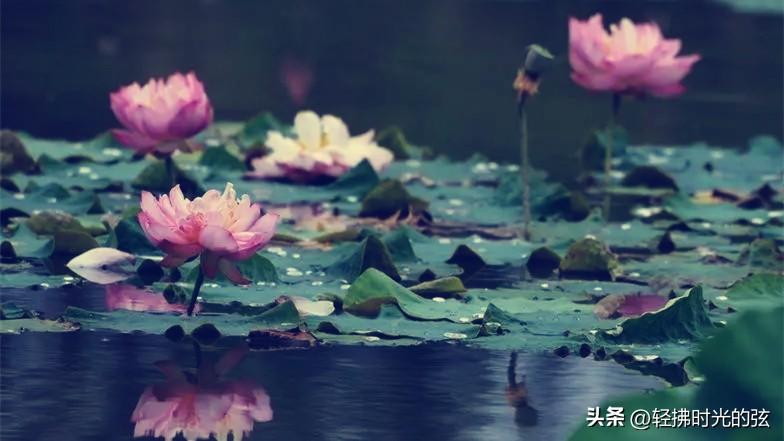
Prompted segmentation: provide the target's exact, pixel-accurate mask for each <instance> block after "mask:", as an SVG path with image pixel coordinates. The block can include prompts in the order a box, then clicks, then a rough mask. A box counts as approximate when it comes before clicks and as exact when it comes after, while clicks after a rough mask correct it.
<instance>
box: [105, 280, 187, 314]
mask: <svg viewBox="0 0 784 441" xmlns="http://www.w3.org/2000/svg"><path fill="white" fill-rule="evenodd" d="M105 300H106V309H107V310H108V311H115V310H118V309H124V310H126V311H137V312H160V313H165V312H172V313H179V314H185V311H186V309H187V307H186V306H185V305H183V304H181V303H169V302H168V301H167V300H166V298H165V297H164V296H163V295H162V294H160V293H157V292H152V291H150V290H147V289H144V288H137V287H135V286H133V285H126V284H122V283H113V284H111V285H106V297H105ZM200 309H201V305H196V312H199V310H200Z"/></svg>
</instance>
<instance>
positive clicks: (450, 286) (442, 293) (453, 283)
mask: <svg viewBox="0 0 784 441" xmlns="http://www.w3.org/2000/svg"><path fill="white" fill-rule="evenodd" d="M408 289H410V290H411V291H412V292H414V293H416V294H418V295H420V296H422V297H427V298H432V297H436V296H437V297H444V298H446V297H459V296H460V295H461V294H463V293H464V292H466V289H465V286H463V282H462V281H460V279H459V278H457V277H444V278H441V279H435V280H429V281H426V282H421V283H418V284H416V285H414V286H410V287H409V288H408Z"/></svg>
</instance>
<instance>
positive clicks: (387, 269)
mask: <svg viewBox="0 0 784 441" xmlns="http://www.w3.org/2000/svg"><path fill="white" fill-rule="evenodd" d="M347 247H348V248H349V253H348V254H347V255H346V256H345V257H341V258H340V259H338V260H337V261H336V262H335V263H333V264H332V265H330V266H329V267H328V271H329V272H330V273H332V274H336V275H338V276H340V277H342V278H344V279H346V280H348V281H349V282H352V281H354V280H355V279H356V278H357V277H359V276H360V275H361V274H362V273H364V272H365V270H367V269H368V268H375V269H377V270H379V271H381V272H382V273H384V274H386V275H387V276H389V277H391V278H392V279H394V280H400V274H399V273H398V271H397V267H395V263H394V262H393V261H392V256H391V255H390V253H389V250H388V249H387V247H386V245H384V243H383V242H382V241H381V239H379V238H378V237H376V236H375V235H370V236H368V237H366V238H365V239H364V240H363V241H362V242H360V243H359V244H348V245H347Z"/></svg>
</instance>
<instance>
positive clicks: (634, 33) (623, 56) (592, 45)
mask: <svg viewBox="0 0 784 441" xmlns="http://www.w3.org/2000/svg"><path fill="white" fill-rule="evenodd" d="M680 50H681V41H680V40H678V39H667V38H664V36H663V35H662V33H661V30H660V29H659V26H658V25H657V24H655V23H641V24H634V23H633V22H632V21H631V20H629V19H628V18H624V19H622V20H621V21H620V23H618V24H613V25H610V32H609V33H608V32H607V31H606V30H605V29H604V25H603V24H602V16H601V14H596V15H594V16H592V17H591V18H589V19H588V20H586V21H580V20H578V19H576V18H570V19H569V63H570V64H571V66H572V79H573V80H574V81H575V82H576V83H577V84H579V85H581V86H583V87H585V88H586V89H590V90H599V91H609V92H614V93H630V94H636V95H645V94H649V95H654V96H673V95H678V94H680V93H682V92H683V91H684V90H685V88H684V87H683V85H681V84H680V82H681V80H682V79H683V77H685V76H686V74H688V73H689V71H690V70H691V68H692V65H693V64H694V63H696V62H697V61H698V60H699V59H700V56H699V55H697V54H694V55H685V56H678V52H680Z"/></svg>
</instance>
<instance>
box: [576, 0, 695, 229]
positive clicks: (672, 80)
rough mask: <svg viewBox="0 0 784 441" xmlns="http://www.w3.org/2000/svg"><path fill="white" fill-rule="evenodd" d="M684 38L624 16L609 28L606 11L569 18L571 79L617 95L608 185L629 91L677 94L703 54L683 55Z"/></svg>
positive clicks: (607, 147) (611, 125) (609, 138)
mask: <svg viewBox="0 0 784 441" xmlns="http://www.w3.org/2000/svg"><path fill="white" fill-rule="evenodd" d="M680 50H681V41H680V40H678V39H666V38H664V36H663V35H662V33H661V30H660V29H659V26H658V25H657V24H656V23H641V24H634V23H633V22H632V21H631V20H629V19H628V18H624V19H622V20H621V22H620V23H618V24H613V25H610V32H609V33H608V32H607V31H606V30H605V29H604V25H603V24H602V16H601V14H596V15H594V16H592V17H591V18H589V19H588V20H586V21H580V20H578V19H576V18H570V19H569V64H571V65H572V79H573V80H574V81H575V82H576V83H577V84H579V85H581V86H583V87H585V88H586V89H589V90H598V91H607V92H611V93H612V112H611V113H610V122H609V124H608V130H607V139H606V140H605V143H604V144H605V148H604V151H605V154H604V187H605V190H609V188H610V186H611V183H612V179H611V172H612V150H613V148H614V145H615V142H614V132H615V121H616V119H617V118H618V113H619V112H620V108H621V98H622V96H623V95H624V94H631V95H637V96H644V95H653V96H660V97H669V96H675V95H679V94H681V93H683V91H684V90H685V88H684V87H683V85H682V84H681V80H682V79H683V77H685V76H686V74H688V73H689V71H691V67H692V65H694V63H696V62H697V61H699V59H700V56H699V55H697V54H694V55H685V56H678V52H680ZM610 206H611V202H610V192H609V191H605V195H604V203H603V211H604V217H605V220H609V217H610Z"/></svg>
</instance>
